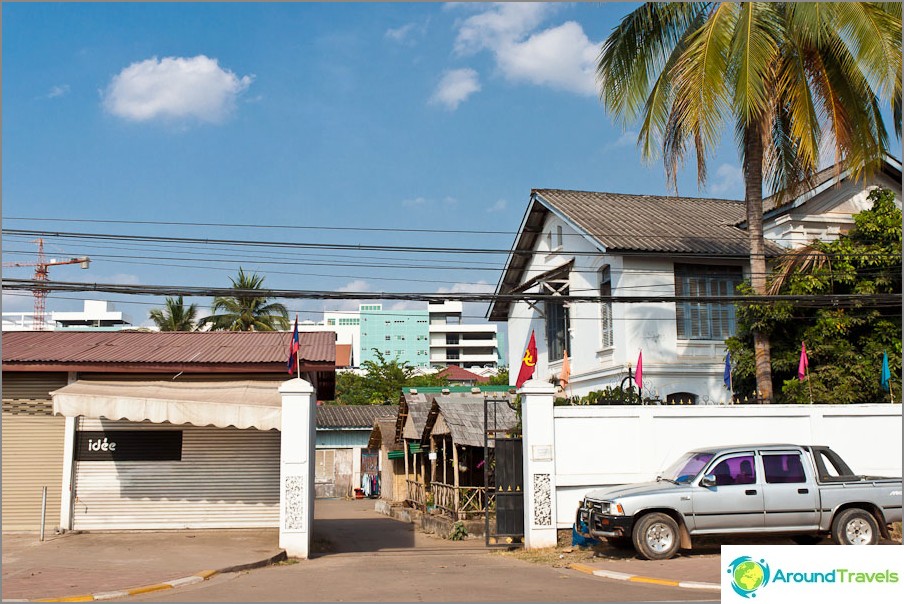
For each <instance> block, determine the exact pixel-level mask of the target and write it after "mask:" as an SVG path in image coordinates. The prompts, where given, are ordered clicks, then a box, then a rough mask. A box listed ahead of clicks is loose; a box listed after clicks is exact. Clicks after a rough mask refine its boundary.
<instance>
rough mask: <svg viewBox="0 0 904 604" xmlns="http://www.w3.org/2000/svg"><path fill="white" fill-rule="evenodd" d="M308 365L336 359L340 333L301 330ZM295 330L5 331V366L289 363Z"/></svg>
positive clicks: (302, 354) (302, 355) (303, 355)
mask: <svg viewBox="0 0 904 604" xmlns="http://www.w3.org/2000/svg"><path fill="white" fill-rule="evenodd" d="M298 335H299V343H300V347H299V358H300V360H301V364H302V365H308V366H311V365H326V366H329V367H330V368H331V367H332V366H333V365H334V363H335V360H336V344H335V341H336V340H335V338H336V334H334V333H332V332H313V333H299V334H298ZM291 339H292V333H291V332H230V331H214V332H139V331H120V332H97V331H66V332H62V331H10V332H4V333H3V341H2V347H3V365H4V369H6V368H7V366H13V367H15V366H22V365H26V364H31V365H35V364H42V365H63V366H67V365H81V366H85V365H100V364H104V365H108V366H109V365H113V366H115V365H117V364H121V365H180V366H189V367H190V366H198V367H202V366H211V365H219V366H238V365H242V366H245V367H249V366H254V365H261V366H264V365H267V366H270V368H272V367H273V366H274V365H275V364H277V363H281V364H283V365H285V363H286V361H287V360H288V351H289V342H290V341H291Z"/></svg>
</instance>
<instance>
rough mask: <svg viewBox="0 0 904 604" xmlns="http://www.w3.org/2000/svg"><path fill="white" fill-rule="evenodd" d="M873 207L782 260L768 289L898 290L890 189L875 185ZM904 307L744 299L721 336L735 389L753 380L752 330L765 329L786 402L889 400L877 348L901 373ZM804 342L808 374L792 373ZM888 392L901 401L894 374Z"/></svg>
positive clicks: (896, 226)
mask: <svg viewBox="0 0 904 604" xmlns="http://www.w3.org/2000/svg"><path fill="white" fill-rule="evenodd" d="M869 200H870V201H872V203H873V206H872V208H871V209H869V210H865V211H863V212H861V213H859V214H857V215H856V216H855V217H854V222H855V227H854V229H853V230H851V232H850V233H848V234H847V235H843V236H842V237H840V238H839V239H838V240H837V241H833V242H829V243H825V242H819V241H815V242H813V243H811V244H810V245H809V246H806V247H803V248H801V249H799V250H794V251H792V252H790V253H789V254H787V255H786V256H785V257H784V258H782V260H781V261H780V262H779V265H778V266H777V267H776V270H775V273H774V275H773V277H772V283H771V286H772V287H771V291H773V292H774V293H777V294H789V295H805V294H806V295H826V294H870V295H871V294H900V293H901V271H902V263H901V253H902V248H901V220H902V215H901V210H899V209H898V208H897V206H896V205H895V201H894V193H892V192H891V191H888V190H882V189H876V190H873V191H872V192H871V193H870V194H869ZM901 327H902V324H901V306H900V303H899V302H894V303H892V306H882V305H876V304H872V305H867V304H863V303H857V304H854V305H853V306H852V307H850V308H846V307H843V306H835V307H828V308H808V307H804V306H800V305H795V304H791V303H790V302H786V301H782V302H778V303H775V304H742V305H739V307H738V333H737V335H735V336H734V337H732V338H729V339H728V341H727V342H726V344H727V346H728V349H729V351H730V352H731V356H732V359H734V360H735V361H736V362H737V365H736V367H735V370H734V372H733V374H732V376H733V379H734V390H735V392H737V393H740V394H741V395H742V396H743V393H745V392H752V391H753V388H754V386H755V380H754V358H753V350H752V346H753V339H752V333H753V332H754V330H757V331H760V332H763V333H766V334H768V335H769V337H770V339H771V342H772V351H773V359H772V361H773V374H772V378H773V380H774V386H775V388H776V390H778V391H779V392H780V394H778V395H777V397H776V398H777V400H778V401H779V402H784V403H808V402H810V393H811V392H812V397H813V401H814V402H820V403H823V402H824V403H865V402H878V401H883V400H885V401H887V400H889V394H888V393H886V392H884V391H882V389H881V388H880V381H879V376H880V368H881V361H882V355H883V353H884V352H887V353H888V360H889V368H890V370H891V375H892V376H899V375H901V354H902V347H901ZM801 342H805V343H806V347H807V355H808V357H809V378H807V379H808V381H809V383H808V382H807V381H804V382H801V381H800V380H799V379H798V377H797V369H798V363H799V360H800V353H801ZM891 389H892V395H893V396H894V397H895V400H896V401H900V400H901V384H900V383H898V382H897V380H895V379H894V377H893V379H892V383H891Z"/></svg>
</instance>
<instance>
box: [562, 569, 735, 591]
mask: <svg viewBox="0 0 904 604" xmlns="http://www.w3.org/2000/svg"><path fill="white" fill-rule="evenodd" d="M568 568H570V569H572V570H576V571H579V572H582V573H587V574H588V575H593V576H595V577H603V578H604V579H614V580H616V581H630V582H632V583H649V584H653V585H666V586H668V587H684V588H686V589H705V590H712V591H722V586H721V585H719V584H718V583H701V582H699V581H675V580H673V579H656V578H654V577H644V576H641V575H630V574H628V573H619V572H615V571H613V570H604V569H597V568H593V567H592V566H588V565H587V564H578V563H575V564H569V565H568Z"/></svg>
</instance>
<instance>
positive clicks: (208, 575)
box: [194, 570, 219, 581]
mask: <svg viewBox="0 0 904 604" xmlns="http://www.w3.org/2000/svg"><path fill="white" fill-rule="evenodd" d="M218 572H219V571H216V570H202V571H201V572H197V573H195V575H194V576H196V577H201V578H202V579H204V580H205V581H206V580H207V579H209V578H211V577H212V576H214V575H215V574H217V573H218Z"/></svg>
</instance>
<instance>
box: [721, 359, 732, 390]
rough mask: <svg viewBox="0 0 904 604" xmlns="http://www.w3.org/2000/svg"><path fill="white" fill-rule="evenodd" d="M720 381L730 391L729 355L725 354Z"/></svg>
mask: <svg viewBox="0 0 904 604" xmlns="http://www.w3.org/2000/svg"><path fill="white" fill-rule="evenodd" d="M722 381H723V382H725V387H726V388H728V389H729V390H731V353H730V352H726V353H725V373H723V374H722Z"/></svg>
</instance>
